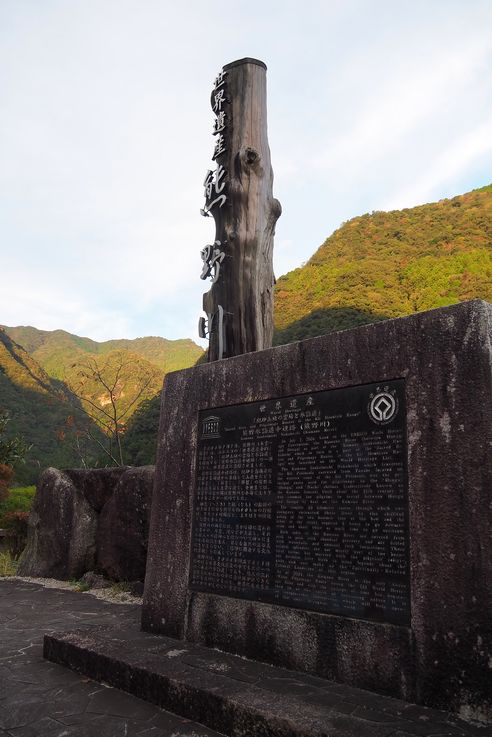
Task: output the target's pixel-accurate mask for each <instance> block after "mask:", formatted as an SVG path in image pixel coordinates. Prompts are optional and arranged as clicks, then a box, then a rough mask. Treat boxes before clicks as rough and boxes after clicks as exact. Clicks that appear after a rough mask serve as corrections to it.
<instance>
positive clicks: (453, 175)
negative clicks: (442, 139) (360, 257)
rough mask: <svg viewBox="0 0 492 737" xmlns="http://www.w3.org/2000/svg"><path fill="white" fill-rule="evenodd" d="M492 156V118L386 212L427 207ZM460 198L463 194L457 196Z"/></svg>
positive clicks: (440, 159) (395, 198)
mask: <svg viewBox="0 0 492 737" xmlns="http://www.w3.org/2000/svg"><path fill="white" fill-rule="evenodd" d="M491 154H492V117H491V118H490V119H489V120H487V121H485V122H484V123H482V124H480V125H479V126H477V128H475V129H474V130H472V131H471V132H468V133H466V134H465V135H464V136H462V137H461V138H459V139H457V140H455V141H453V143H452V144H451V145H450V146H449V147H448V148H447V149H446V150H445V151H444V152H442V153H441V154H440V155H439V156H437V157H436V158H435V159H434V160H432V161H431V162H429V168H428V170H427V171H426V172H425V173H424V175H423V176H422V177H420V178H419V179H418V180H417V181H416V182H415V183H414V184H413V185H412V186H411V187H408V188H405V189H403V190H402V191H401V192H398V193H396V194H395V195H393V196H392V197H390V198H389V199H388V200H387V202H386V203H385V205H384V208H383V209H399V208H402V207H412V206H413V205H417V204H420V203H423V202H425V201H426V200H427V198H431V197H438V196H439V195H438V192H439V187H440V186H441V185H445V184H446V183H447V182H449V181H454V180H456V179H457V178H458V177H459V176H460V174H462V173H463V172H465V171H466V170H467V169H468V168H469V167H470V165H471V164H473V163H474V162H475V161H477V160H478V159H480V158H481V157H484V156H486V155H489V156H490V155H491ZM456 194H459V193H456Z"/></svg>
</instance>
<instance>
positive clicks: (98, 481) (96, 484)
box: [63, 466, 130, 512]
mask: <svg viewBox="0 0 492 737" xmlns="http://www.w3.org/2000/svg"><path fill="white" fill-rule="evenodd" d="M129 468H130V466H117V467H113V468H69V469H67V470H65V471H63V473H65V474H66V475H67V476H68V477H69V478H70V479H71V480H72V482H73V483H74V485H75V486H76V487H77V489H78V490H79V491H80V492H81V493H82V494H83V496H84V497H85V499H87V501H88V502H89V504H90V505H91V507H93V508H94V509H95V510H96V512H100V511H101V509H102V508H103V507H104V505H105V504H106V502H107V501H108V500H109V499H111V496H112V494H113V491H114V489H115V486H116V484H117V483H118V481H119V480H120V478H121V476H122V474H124V473H126V471H128V469H129Z"/></svg>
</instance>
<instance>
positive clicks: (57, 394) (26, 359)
mask: <svg viewBox="0 0 492 737" xmlns="http://www.w3.org/2000/svg"><path fill="white" fill-rule="evenodd" d="M202 353H203V351H202V349H201V348H199V347H198V346H197V345H196V344H195V343H193V341H191V340H175V341H171V340H165V339H164V338H158V337H148V338H138V339H136V340H112V341H106V342H104V343H98V342H96V341H93V340H90V339H89V338H81V337H79V336H77V335H72V334H70V333H67V332H65V331H63V330H55V331H43V330H37V329H36V328H33V327H13V328H11V327H4V328H3V329H2V328H0V411H4V410H7V411H8V412H9V415H10V417H11V422H10V423H9V431H10V433H11V434H15V433H19V434H21V435H22V436H23V437H24V438H25V439H26V441H27V442H28V443H29V444H30V445H31V446H32V448H31V450H30V452H29V454H28V458H27V463H26V465H25V466H23V467H20V468H19V469H18V471H17V482H18V483H20V482H26V483H28V482H30V481H32V480H34V479H35V477H36V475H37V474H38V472H39V469H40V468H44V467H46V466H47V465H55V466H58V467H67V466H80V465H84V464H87V465H95V464H97V465H101V464H105V463H107V462H108V461H109V457H108V456H107V454H106V453H105V452H103V451H102V447H101V446H104V448H106V449H107V448H108V447H109V445H108V438H109V437H110V436H113V435H114V431H115V428H117V431H118V433H119V434H120V435H121V436H122V437H123V443H122V444H123V450H124V456H123V457H124V460H125V462H126V463H129V464H133V463H138V462H140V459H141V458H143V457H144V456H145V458H148V459H149V460H147V461H146V462H151V460H152V456H153V453H154V446H155V437H154V436H155V431H154V432H153V433H152V432H151V433H149V437H147V436H146V435H145V432H143V433H136V432H135V430H133V431H132V432H130V433H129V436H128V447H126V446H127V443H126V439H125V437H124V434H125V431H126V430H127V428H128V427H134V426H135V423H133V424H132V419H131V418H132V415H133V414H134V413H135V412H136V411H137V410H138V408H139V407H140V406H141V405H142V403H144V405H145V406H146V405H147V403H149V402H150V401H151V400H152V399H153V398H156V400H155V402H154V406H158V402H159V395H160V390H161V388H162V382H163V378H164V375H165V373H168V372H169V371H173V370H176V369H179V368H185V367H187V366H191V365H193V364H194V363H195V362H196V360H197V359H198V358H199V357H200V356H201V355H202ZM139 418H140V414H138V415H137V418H136V423H137V425H138V423H139V422H142V421H143V424H144V426H145V425H146V421H145V419H144V420H139ZM147 424H148V423H147Z"/></svg>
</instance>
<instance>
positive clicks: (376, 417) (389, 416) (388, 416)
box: [367, 391, 398, 425]
mask: <svg viewBox="0 0 492 737" xmlns="http://www.w3.org/2000/svg"><path fill="white" fill-rule="evenodd" d="M367 411H368V412H369V417H370V418H371V420H372V421H373V422H375V423H376V424H378V425H387V424H388V422H391V421H392V420H394V418H395V416H396V413H397V412H398V400H397V399H396V397H394V396H393V394H390V393H389V392H386V391H384V392H378V393H377V394H374V395H371V401H370V402H369V405H368V407H367Z"/></svg>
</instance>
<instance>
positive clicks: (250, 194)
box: [200, 58, 282, 361]
mask: <svg viewBox="0 0 492 737" xmlns="http://www.w3.org/2000/svg"><path fill="white" fill-rule="evenodd" d="M211 104H212V110H213V112H214V114H215V122H214V128H213V135H214V141H215V147H214V153H213V157H212V158H213V161H214V162H215V169H213V170H209V171H208V172H207V176H206V178H205V182H204V187H205V206H204V207H203V209H202V210H201V213H202V215H205V216H212V217H213V218H214V221H215V239H214V242H213V244H210V245H207V246H206V247H205V248H204V249H202V252H201V255H202V260H203V269H202V274H201V278H202V279H210V280H211V282H212V284H211V288H210V291H208V292H207V293H206V294H204V295H203V308H204V310H205V312H206V313H207V318H201V319H200V335H201V337H208V338H209V358H208V360H209V361H216V360H218V359H220V358H227V357H229V356H236V355H239V354H241V353H249V352H251V351H258V350H262V349H263V348H269V347H270V346H271V345H272V336H273V285H274V282H275V278H274V275H273V236H274V233H275V223H276V222H277V219H278V217H279V215H280V213H281V211H282V208H281V206H280V203H279V202H278V200H276V199H275V198H274V197H273V194H272V186H273V171H272V166H271V163H270V149H269V147H268V137H267V106H266V65H265V64H264V63H263V62H262V61H258V60H257V59H249V58H246V59H240V60H239V61H234V62H232V63H231V64H226V66H225V67H223V69H222V71H221V72H220V73H219V74H218V76H217V79H216V80H215V85H214V89H213V90H212V95H211Z"/></svg>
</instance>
